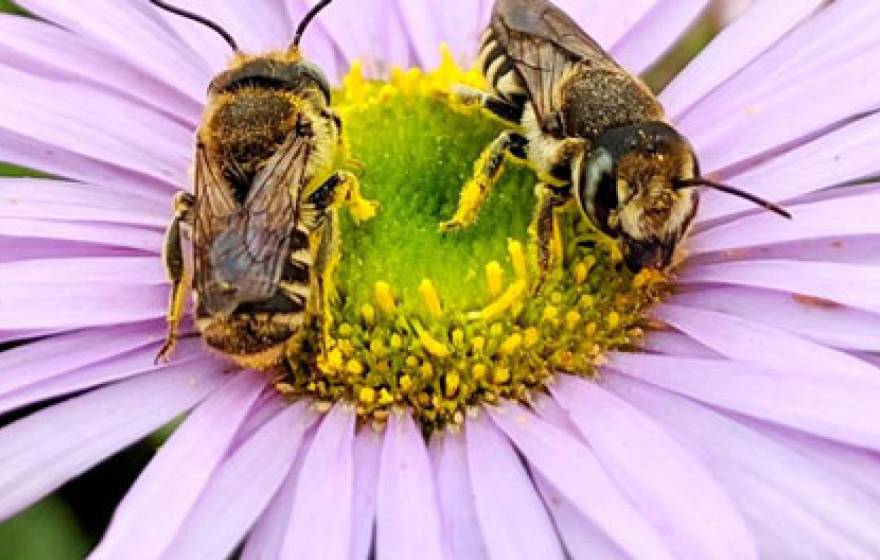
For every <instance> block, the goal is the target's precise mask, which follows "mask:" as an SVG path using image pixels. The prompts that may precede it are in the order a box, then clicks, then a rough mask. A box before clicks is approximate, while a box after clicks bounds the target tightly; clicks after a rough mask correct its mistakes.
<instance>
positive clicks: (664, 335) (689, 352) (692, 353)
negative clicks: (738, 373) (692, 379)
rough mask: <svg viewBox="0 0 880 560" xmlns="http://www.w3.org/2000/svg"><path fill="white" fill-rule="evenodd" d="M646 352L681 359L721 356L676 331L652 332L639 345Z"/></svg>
mask: <svg viewBox="0 0 880 560" xmlns="http://www.w3.org/2000/svg"><path fill="white" fill-rule="evenodd" d="M639 348H641V349H642V350H644V351H646V352H652V353H656V354H668V355H670V356H679V357H681V358H720V357H721V354H719V353H718V352H715V351H714V350H712V349H710V348H707V347H706V346H704V345H702V344H700V343H699V342H697V341H696V340H694V339H693V338H691V337H689V336H686V335H684V334H682V333H680V332H675V331H671V330H670V331H651V332H649V333H648V334H647V335H646V336H645V338H644V340H642V341H641V342H640V343H639Z"/></svg>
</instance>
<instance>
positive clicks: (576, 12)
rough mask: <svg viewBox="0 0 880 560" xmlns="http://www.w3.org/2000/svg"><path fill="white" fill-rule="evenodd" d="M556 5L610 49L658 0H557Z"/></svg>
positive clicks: (604, 46) (598, 41)
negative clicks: (624, 0) (623, 0)
mask: <svg viewBox="0 0 880 560" xmlns="http://www.w3.org/2000/svg"><path fill="white" fill-rule="evenodd" d="M554 3H555V4H556V5H557V6H558V7H559V9H561V10H563V11H564V12H565V13H567V14H568V15H569V16H571V17H572V19H574V20H575V21H576V22H577V23H578V24H579V25H580V26H581V28H583V30H584V31H586V32H587V33H588V34H589V35H590V37H592V38H593V39H594V40H595V41H596V42H597V43H599V44H600V45H602V47H603V48H605V50H610V49H611V47H612V46H613V45H614V44H615V43H617V42H618V41H619V40H620V39H621V37H623V36H624V35H625V34H626V33H627V32H628V31H629V30H630V29H632V28H633V26H635V25H636V23H638V22H639V21H640V20H641V19H642V18H643V17H645V15H647V14H648V13H649V12H650V10H651V9H653V8H655V7H656V6H657V4H658V3H659V0H628V1H627V2H614V1H609V0H587V1H585V0H557V1H556V2H554Z"/></svg>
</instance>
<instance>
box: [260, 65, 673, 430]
mask: <svg viewBox="0 0 880 560" xmlns="http://www.w3.org/2000/svg"><path fill="white" fill-rule="evenodd" d="M456 83H465V84H472V85H480V78H479V76H478V75H477V74H475V73H472V72H464V71H462V70H460V69H459V68H458V67H457V66H456V65H455V64H454V63H453V62H452V61H451V58H449V57H448V56H446V57H445V62H444V63H443V65H442V66H441V67H440V68H439V69H438V70H436V71H434V72H431V73H427V74H426V73H422V72H420V71H418V70H409V71H407V72H402V71H395V72H393V73H392V77H391V80H390V81H389V82H387V83H380V82H370V81H366V80H364V79H363V78H362V76H361V73H360V70H359V67H358V65H355V66H354V67H353V69H352V71H351V73H350V74H349V75H348V77H347V78H346V79H345V81H344V87H343V89H342V91H340V92H338V93H337V96H336V106H337V109H338V110H339V112H340V114H341V116H342V118H343V121H344V129H345V134H346V136H347V140H348V142H349V144H350V148H351V155H352V157H353V159H354V160H355V161H357V162H359V163H360V167H362V171H361V172H360V178H361V183H362V190H363V193H364V195H365V196H367V197H368V198H371V199H373V200H376V201H378V202H379V203H380V205H381V209H380V211H379V213H378V214H377V216H376V217H374V218H373V219H371V220H369V221H367V222H364V223H362V224H360V225H355V224H354V222H353V221H352V220H351V219H350V217H349V216H348V214H347V212H345V211H342V212H341V213H340V214H341V220H340V222H341V228H340V229H341V240H340V247H339V262H338V265H337V266H336V269H335V271H336V272H335V275H334V276H335V278H334V281H333V283H334V286H335V296H334V297H333V298H332V299H331V302H330V306H329V309H327V313H326V315H327V316H326V320H325V325H324V330H325V332H324V333H315V334H314V335H313V340H312V341H311V343H309V344H306V345H305V347H306V348H315V349H318V348H320V349H321V350H316V351H315V354H314V355H312V354H310V353H309V352H304V353H301V354H298V355H297V356H295V357H293V358H291V359H290V365H291V368H290V372H289V373H288V374H287V375H286V376H285V377H284V378H282V379H280V380H279V381H278V383H277V384H276V387H277V388H278V390H279V391H281V392H282V393H284V394H286V395H290V396H291V397H294V398H299V397H301V396H304V395H308V396H311V397H313V398H314V399H316V400H317V401H318V402H319V403H327V405H329V403H332V402H336V401H339V400H344V401H348V402H352V403H354V404H355V406H356V409H357V412H358V414H359V416H360V417H361V418H362V419H363V420H365V421H372V422H379V423H381V422H383V421H384V419H385V418H387V416H388V414H389V412H390V410H391V409H392V408H394V407H403V408H408V409H409V410H411V412H412V414H413V415H414V417H415V418H417V419H418V420H419V421H420V422H421V423H422V426H423V428H424V429H425V430H426V431H430V430H432V429H436V428H441V427H445V426H450V425H453V426H454V425H457V424H461V423H462V422H463V421H464V419H465V412H466V409H467V408H468V407H471V406H475V405H479V404H481V403H494V402H498V401H499V400H500V399H513V400H518V401H523V402H527V401H528V400H529V397H530V394H531V393H532V392H534V391H541V390H543V389H544V388H545V387H546V385H547V384H548V383H549V382H550V381H551V380H552V378H553V375H554V373H555V372H559V371H564V372H568V373H572V374H576V375H580V376H584V377H592V376H595V374H596V366H597V365H598V364H600V363H601V361H602V359H603V354H605V353H606V352H608V351H609V350H612V349H615V348H620V347H622V346H626V345H629V344H632V342H633V341H634V339H636V338H638V337H639V336H640V335H641V329H640V328H639V325H640V323H641V322H642V317H643V315H644V311H645V309H646V308H647V307H648V306H649V305H651V304H652V303H654V302H655V301H656V300H657V299H658V298H659V297H660V296H661V295H662V293H663V291H664V289H665V288H664V284H663V279H662V278H660V277H659V275H656V274H651V273H649V272H643V273H640V274H639V275H635V276H634V275H632V274H631V273H630V272H628V271H627V270H626V267H625V266H623V265H622V262H621V259H620V255H619V253H618V251H617V249H616V247H615V245H614V243H613V242H612V241H611V240H608V239H606V238H604V237H603V236H601V235H600V234H597V233H596V232H595V231H594V230H593V229H592V228H590V227H589V226H588V225H587V224H586V223H585V220H582V219H581V218H580V216H579V212H578V210H577V209H576V208H575V207H574V205H573V204H572V205H568V206H566V207H565V208H564V209H563V211H562V212H561V213H560V216H559V225H560V227H559V233H560V235H559V236H558V240H559V243H558V245H559V247H558V249H557V250H558V252H559V253H560V254H561V255H562V259H561V263H559V264H557V265H556V266H555V267H554V268H553V269H552V270H551V271H550V273H549V274H548V276H547V278H546V279H545V281H544V282H543V283H541V286H540V288H539V287H538V284H539V282H538V268H537V261H536V250H535V247H534V239H533V237H532V236H531V235H530V232H529V229H530V228H529V226H530V223H531V222H532V220H533V215H534V213H535V204H536V199H535V194H534V185H535V183H536V178H535V175H534V173H533V172H532V171H531V170H529V169H526V168H524V167H522V166H518V165H515V164H509V165H508V166H507V170H506V172H505V173H504V175H503V176H502V178H501V180H500V181H499V183H498V185H497V186H496V188H495V189H494V190H493V192H492V194H491V196H490V198H489V199H488V200H487V202H486V204H485V205H484V206H483V208H482V210H481V213H480V217H479V220H478V221H477V223H476V224H475V225H474V226H472V227H471V228H469V229H466V230H464V231H462V232H457V233H448V234H443V233H441V232H440V230H439V228H438V225H439V224H440V223H441V222H442V221H444V220H446V219H448V218H449V217H450V216H452V214H453V213H454V212H455V208H456V205H457V203H458V200H459V194H460V192H461V188H462V186H463V185H464V184H465V182H466V181H467V179H468V178H470V176H471V173H472V171H473V163H474V161H475V160H476V158H477V157H478V156H479V154H480V152H481V151H482V150H483V148H485V147H486V145H488V143H489V142H491V141H492V140H493V139H494V138H495V137H496V136H497V135H498V133H499V132H501V131H502V130H503V125H502V124H501V123H499V122H497V121H495V120H494V119H492V118H491V117H489V116H487V115H484V114H483V113H482V112H481V111H479V110H476V109H468V108H464V107H459V106H457V105H456V104H455V103H454V102H452V101H450V100H449V98H448V96H447V95H446V92H448V91H449V90H450V88H451V86H453V85H454V84H456Z"/></svg>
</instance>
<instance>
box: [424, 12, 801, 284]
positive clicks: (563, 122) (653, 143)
mask: <svg viewBox="0 0 880 560" xmlns="http://www.w3.org/2000/svg"><path fill="white" fill-rule="evenodd" d="M478 64H479V65H480V67H481V69H482V73H483V75H484V77H485V78H486V81H487V82H488V83H489V84H490V85H491V89H490V91H489V92H484V91H480V90H477V89H473V88H468V87H465V86H458V87H457V88H456V89H455V90H454V92H453V94H454V97H456V98H458V99H459V100H460V101H462V102H464V103H466V104H472V105H479V106H481V107H483V108H484V109H486V110H488V111H489V112H491V113H492V114H494V115H495V116H497V117H499V118H500V119H502V120H503V121H505V122H507V123H508V124H509V125H510V126H511V129H509V130H506V131H504V132H503V133H502V134H501V135H500V136H499V137H498V138H497V139H496V140H495V141H494V142H493V143H492V144H491V145H490V146H489V147H487V148H486V150H485V151H484V152H483V154H482V156H481V157H480V158H479V159H478V160H477V163H476V164H475V173H474V176H473V178H472V179H471V180H470V181H469V182H468V183H467V184H466V185H465V187H464V189H463V190H462V193H461V200H460V202H459V206H458V209H457V211H456V213H455V215H454V216H453V217H452V218H451V219H450V220H449V221H447V222H444V223H443V224H441V230H443V231H453V230H457V229H460V228H464V227H467V226H469V225H471V224H472V223H473V222H474V221H475V220H476V218H477V215H478V212H479V208H480V206H481V205H482V203H483V202H484V201H485V199H486V197H487V195H488V193H489V191H490V190H491V188H492V187H493V185H494V183H495V182H496V181H497V180H498V178H499V177H500V175H501V173H502V168H503V165H504V163H505V161H506V159H507V158H508V157H512V158H513V159H514V160H524V161H525V162H526V163H527V164H529V165H530V166H531V167H532V168H534V169H535V170H536V172H537V175H538V178H539V181H540V183H539V184H538V186H537V188H536V193H537V197H538V207H537V211H536V214H535V219H534V222H533V232H534V235H535V236H536V238H537V248H538V264H539V268H540V269H541V272H542V275H543V274H544V273H546V271H547V269H548V268H549V267H550V262H551V260H552V259H553V258H557V257H558V255H555V254H554V253H558V251H554V250H553V248H552V245H553V239H554V238H553V232H554V231H556V230H555V228H556V224H555V220H556V209H557V208H559V207H560V206H562V205H564V204H565V203H567V202H568V201H570V200H572V199H574V200H575V201H576V202H577V205H578V207H579V208H580V210H581V213H582V214H583V216H584V217H586V218H587V219H588V220H589V222H590V223H591V224H592V225H593V226H594V227H595V228H596V229H598V230H599V231H601V232H603V233H605V234H607V235H608V236H610V237H611V238H613V239H615V240H617V243H618V247H619V248H620V251H621V253H622V255H623V258H624V260H625V262H626V264H627V266H628V267H629V268H630V269H631V270H633V271H638V270H641V269H642V268H643V267H652V268H656V269H664V268H667V267H669V266H670V265H671V264H672V263H673V262H674V257H675V255H676V249H677V248H678V247H679V245H680V243H681V241H682V239H683V238H684V237H685V236H686V234H687V231H688V229H689V227H690V225H691V222H692V221H693V218H694V215H695V213H696V211H697V206H698V204H699V194H698V192H697V187H700V186H705V187H709V188H713V189H716V190H720V191H723V192H726V193H729V194H734V195H737V196H740V197H742V198H745V199H747V200H749V201H751V202H754V203H756V204H758V205H760V206H763V207H764V208H766V209H768V210H771V211H773V212H775V213H777V214H780V215H782V216H784V217H787V218H790V217H791V216H790V215H789V214H788V213H787V212H786V211H785V210H783V209H782V208H780V207H778V206H776V205H774V204H772V203H770V202H767V201H765V200H762V199H760V198H758V197H756V196H754V195H751V194H748V193H746V192H743V191H741V190H739V189H736V188H734V187H731V186H727V185H722V184H719V183H716V182H714V181H711V180H709V179H707V178H705V177H702V176H701V175H700V171H699V165H698V162H697V158H696V155H695V154H694V150H693V148H692V147H691V145H690V143H689V142H688V140H687V139H686V138H685V137H684V136H682V135H681V134H680V133H679V132H678V131H676V130H675V128H673V127H672V126H671V125H670V124H669V123H668V122H667V121H666V119H665V116H664V111H663V107H662V106H661V105H660V102H659V101H658V100H657V98H656V97H655V96H654V95H653V93H651V91H650V90H649V89H648V87H647V86H646V85H645V84H644V83H643V82H642V81H641V80H640V79H639V78H637V77H636V76H633V75H631V74H629V73H628V72H627V71H626V70H624V69H623V68H621V67H620V66H619V65H618V64H617V63H616V62H615V61H614V60H613V59H612V58H611V57H610V56H609V55H608V54H607V53H606V52H605V51H604V50H602V48H601V47H600V46H599V45H598V44H597V43H596V42H595V41H593V39H591V38H590V37H589V36H588V35H587V34H586V33H585V32H584V31H583V30H582V29H581V28H580V27H579V26H578V25H577V24H576V23H575V22H574V21H573V20H572V19H571V18H570V17H569V16H568V15H566V14H565V13H564V12H563V11H561V10H560V9H559V8H557V7H556V6H554V5H553V4H551V3H550V2H548V1H546V0H496V2H495V5H494V8H493V12H492V18H491V22H490V24H489V26H488V28H487V29H486V31H485V33H484V34H483V36H482V43H481V48H480V56H479V59H478Z"/></svg>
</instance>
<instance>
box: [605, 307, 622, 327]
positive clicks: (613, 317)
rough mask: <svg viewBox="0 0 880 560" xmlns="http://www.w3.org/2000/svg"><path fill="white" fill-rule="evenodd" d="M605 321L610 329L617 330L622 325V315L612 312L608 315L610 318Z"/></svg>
mask: <svg viewBox="0 0 880 560" xmlns="http://www.w3.org/2000/svg"><path fill="white" fill-rule="evenodd" d="M605 321H606V323H607V324H608V328H609V329H615V328H617V326H618V325H620V313H618V312H617V311H612V312H611V313H609V314H608V317H606V318H605Z"/></svg>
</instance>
